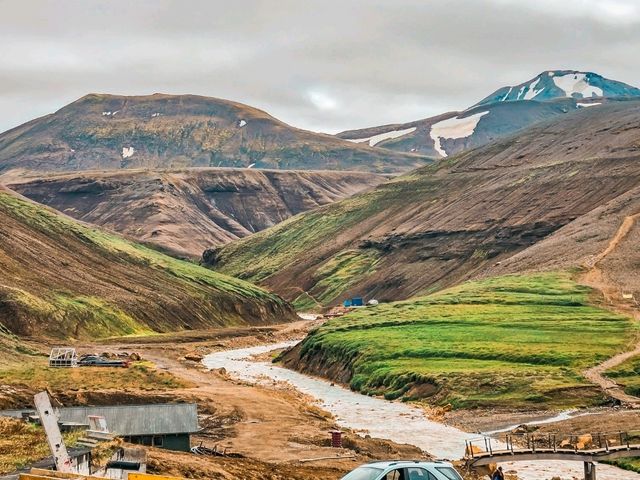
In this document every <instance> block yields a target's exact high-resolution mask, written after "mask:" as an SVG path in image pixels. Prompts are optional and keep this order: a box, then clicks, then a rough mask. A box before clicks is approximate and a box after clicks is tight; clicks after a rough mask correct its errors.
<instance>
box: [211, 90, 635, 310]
mask: <svg viewBox="0 0 640 480" xmlns="http://www.w3.org/2000/svg"><path fill="white" fill-rule="evenodd" d="M571 120H572V121H570V122H569V121H567V118H563V119H561V120H559V121H554V122H550V123H545V124H541V125H539V126H535V127H533V128H530V129H528V130H526V131H525V132H523V133H521V134H519V135H517V136H514V137H511V138H509V139H507V140H504V141H501V142H498V143H495V144H492V145H489V146H486V147H483V148H481V149H478V150H475V151H471V152H467V153H464V154H461V155H459V156H457V157H453V158H450V159H448V160H446V161H443V162H441V163H440V164H438V165H437V166H432V167H425V168H422V169H420V170H417V171H415V172H412V173H410V174H408V175H405V176H403V177H400V178H397V179H395V180H392V181H390V182H388V183H385V184H382V185H380V186H379V187H377V188H376V189H374V190H373V191H370V192H367V193H363V194H360V195H356V196H354V197H352V198H349V199H347V200H343V201H341V202H337V203H334V204H332V205H329V206H326V207H322V208H320V209H318V210H316V211H313V212H308V213H306V214H302V215H300V216H297V217H294V218H292V219H290V220H288V221H285V222H284V223H282V224H280V225H277V226H276V227H274V228H272V229H269V230H266V231H264V232H260V233H258V234H256V235H253V236H251V237H248V238H246V239H243V240H240V241H238V242H234V243H232V244H230V245H228V246H226V247H224V248H222V249H219V250H214V251H209V252H207V255H206V256H205V260H207V261H208V262H209V263H210V264H213V265H214V266H215V268H217V269H219V270H220V271H223V272H227V273H230V274H233V275H239V276H241V277H244V278H252V279H255V280H259V281H260V282H262V283H263V284H264V285H268V286H270V287H273V288H274V289H276V290H277V291H278V292H280V293H282V294H283V295H285V296H286V297H287V298H290V299H297V301H298V303H300V304H301V305H305V304H306V305H310V304H312V300H310V297H309V296H308V295H311V296H312V297H314V298H315V299H317V300H319V301H320V302H321V303H323V304H331V303H336V302H337V301H339V300H340V299H341V298H343V297H344V296H346V295H354V294H363V295H365V296H367V297H372V296H373V297H376V298H379V299H382V300H392V299H399V298H406V297H409V296H411V295H415V294H418V293H423V292H427V291H430V290H433V289H437V288H441V287H444V286H447V285H452V284H454V283H457V282H459V281H461V280H464V279H467V278H473V277H476V276H481V275H483V274H487V273H500V272H501V271H505V270H507V266H509V270H508V271H523V270H527V269H535V268H542V267H543V266H544V264H545V263H546V264H551V263H553V264H554V265H559V264H562V265H564V266H580V265H581V264H582V263H583V257H584V256H585V255H586V256H589V255H596V254H597V253H598V252H600V251H602V250H603V249H604V248H605V247H606V244H607V242H608V241H609V239H610V238H611V237H612V236H613V235H614V234H615V231H616V230H617V228H619V226H620V224H621V223H622V218H623V217H624V216H626V215H629V214H633V213H636V212H635V210H636V203H635V202H636V201H635V200H634V193H635V192H637V189H638V188H639V185H640V122H639V120H640V102H638V101H625V102H612V103H609V104H607V105H602V106H599V107H598V109H595V108H592V109H584V110H582V111H579V112H576V113H574V114H572V119H571ZM608 212H618V213H617V214H616V216H615V217H612V216H611V215H609V214H608ZM563 227H565V228H564V229H563ZM633 228H634V229H637V228H638V227H637V225H636V226H634V227H633ZM561 229H562V230H561ZM633 231H634V232H635V231H636V230H633ZM554 232H557V235H558V236H556V235H553V234H554ZM634 238H635V239H634ZM543 240H544V242H543ZM554 242H555V243H554ZM626 242H636V243H630V244H629V245H627V244H626V243H625V245H627V246H626V247H625V248H629V249H630V250H633V248H635V247H637V235H636V236H635V237H634V236H633V232H632V234H630V235H628V236H627V237H626ZM603 245H604V246H603ZM634 245H635V247H634ZM543 246H544V247H545V248H544V249H543V248H542V247H543ZM635 251H636V252H637V248H636V250H635ZM619 252H620V255H624V252H623V251H622V250H619ZM518 254H519V255H518ZM628 255H632V254H631V252H629V253H628ZM634 255H635V254H634ZM512 257H513V258H512ZM615 258H616V257H615V255H614V256H609V257H607V258H606V259H604V260H603V261H602V267H603V268H604V267H606V266H607V265H609V264H610V265H611V267H609V268H610V269H611V270H612V271H611V273H610V274H611V275H620V278H621V281H622V277H624V276H625V275H626V276H627V277H629V276H631V275H636V278H637V272H638V270H637V268H638V264H637V263H634V262H635V261H633V260H632V261H627V262H626V265H623V264H622V262H621V261H619V262H618V263H617V264H616V263H614V262H615ZM626 258H627V259H628V260H629V259H633V258H635V257H633V256H628V257H626ZM509 259H511V260H509ZM615 268H621V269H623V271H624V272H627V273H624V274H623V273H620V274H615V273H614V272H613V270H614V269H615ZM298 287H300V288H301V289H302V290H304V291H305V292H307V293H306V294H302V293H301V290H300V289H298ZM625 288H626V287H625ZM307 294H308V295H307Z"/></svg>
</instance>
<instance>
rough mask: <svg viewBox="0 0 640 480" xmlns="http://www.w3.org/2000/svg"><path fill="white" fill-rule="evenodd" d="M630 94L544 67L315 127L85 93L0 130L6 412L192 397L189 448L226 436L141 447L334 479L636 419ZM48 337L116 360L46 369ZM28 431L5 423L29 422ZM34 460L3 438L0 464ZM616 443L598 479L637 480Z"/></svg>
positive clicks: (552, 470) (636, 103)
mask: <svg viewBox="0 0 640 480" xmlns="http://www.w3.org/2000/svg"><path fill="white" fill-rule="evenodd" d="M639 95H640V91H639V90H637V89H634V88H633V87H630V86H629V85H626V84H623V83H621V82H615V81H612V80H609V79H606V78H604V77H601V76H599V75H596V74H592V73H590V72H589V73H585V72H579V71H573V70H571V71H569V70H558V71H555V70H554V71H546V72H543V73H542V74H540V75H538V76H537V77H534V79H532V80H529V81H527V82H524V83H522V84H519V85H516V86H508V87H504V88H500V89H498V90H496V91H495V92H494V93H493V94H491V95H490V96H488V97H485V98H484V100H481V101H480V102H479V103H477V104H475V105H473V106H472V107H470V108H468V109H466V110H463V111H455V112H449V113H445V114H442V115H438V116H436V117H431V118H428V119H425V120H420V121H417V122H409V123H406V124H404V123H403V124H393V125H385V126H382V127H372V128H368V129H360V130H349V131H346V132H342V133H340V134H338V135H328V134H321V133H314V132H310V131H306V130H301V129H297V128H294V127H291V126H289V125H287V124H285V123H283V122H281V121H280V120H277V119H276V118H274V117H272V116H271V115H269V114H267V113H266V112H264V111H262V110H258V109H255V108H253V107H249V106H247V105H244V104H240V103H237V102H232V101H228V100H221V99H216V98H212V97H202V96H196V95H165V94H154V95H144V96H122V95H106V94H90V95H86V96H84V97H82V98H80V99H79V100H77V101H75V102H73V103H71V104H69V105H67V106H65V107H63V108H62V109H60V110H58V111H57V112H55V113H53V114H50V115H47V116H45V117H41V118H37V119H35V120H32V121H31V122H28V123H26V124H23V125H20V126H18V127H16V128H13V129H11V130H9V131H7V132H5V133H2V134H0V183H2V186H0V217H1V220H2V221H1V222H0V273H1V276H0V408H16V407H26V406H29V405H30V403H31V401H32V396H33V394H34V393H36V392H37V391H39V390H46V391H48V392H49V394H50V395H51V397H52V398H53V399H54V402H55V403H56V404H59V405H123V404H142V403H165V402H168V403H176V402H178V403H182V402H195V403H197V404H198V409H199V419H198V421H199V426H200V428H201V429H200V430H199V431H198V432H197V433H196V434H194V437H193V438H192V443H191V445H192V446H193V445H195V444H197V443H199V442H203V444H206V445H207V446H209V447H212V446H217V445H220V446H221V447H222V448H223V449H228V450H229V451H231V452H233V453H234V455H235V456H233V457H227V456H217V457H210V458H209V457H202V456H196V455H194V454H191V453H176V452H167V451H165V450H162V449H158V448H152V447H149V448H147V452H148V455H149V457H148V458H149V465H148V466H149V469H150V471H151V472H152V473H160V474H164V475H174V476H180V477H184V478H228V479H234V478H245V477H246V478H248V477H251V478H264V479H265V480H284V479H300V480H303V479H304V480H307V479H309V480H321V479H323V480H329V479H338V478H340V477H341V476H342V475H344V474H345V473H346V472H348V471H350V470H351V469H352V468H353V467H355V466H357V465H359V464H361V463H364V462H368V461H373V460H380V459H402V458H404V459H407V458H425V459H426V458H433V457H439V458H442V457H444V458H448V459H450V460H454V461H459V460H460V459H461V458H462V456H463V454H464V447H465V440H468V439H470V438H471V437H472V436H474V437H475V436H477V434H476V433H471V432H478V431H496V433H495V435H498V436H499V435H501V434H504V433H506V434H510V433H511V432H514V431H523V430H524V431H526V432H540V433H547V434H548V435H549V434H550V433H551V432H555V433H557V435H565V436H567V438H568V440H567V441H568V442H569V444H568V445H570V446H573V443H575V442H574V441H573V438H574V437H575V434H576V433H586V432H587V431H588V432H591V433H590V434H589V435H592V436H591V439H592V441H593V439H594V438H595V435H596V434H597V433H601V432H602V431H603V430H606V429H621V428H624V429H632V430H633V429H638V428H640V416H639V414H638V412H637V410H635V409H634V408H633V407H635V406H637V405H638V404H640V399H639V398H638V394H639V393H640V382H638V380H637V377H638V372H640V354H639V353H638V346H637V341H638V338H640V337H639V336H638V335H639V332H640V330H639V326H638V323H637V320H638V318H639V317H638V304H637V299H638V298H640V283H639V282H640V277H639V276H638V275H637V269H638V265H639V263H638V262H640V256H639V254H638V238H640V237H639V236H638V228H640V227H639V226H638V222H637V221H636V220H637V217H638V215H639V212H640V203H639V202H638V193H639V189H640V183H639V182H640V170H639V169H638V161H639V160H640V128H639V127H638V118H640V100H638V98H636V97H638V96H639ZM348 299H358V301H359V300H360V299H362V300H363V302H362V303H364V306H363V307H342V306H341V305H342V304H343V301H345V300H348ZM374 300H375V301H374ZM302 312H304V313H302ZM302 318H305V319H310V318H315V320H302ZM62 344H63V345H69V346H73V347H75V348H77V349H78V351H79V352H80V353H97V352H104V355H105V356H106V357H112V356H117V355H121V356H122V357H123V358H124V357H126V358H130V359H131V365H130V366H129V368H122V369H112V368H105V367H82V368H73V369H52V368H50V367H48V366H47V359H46V355H47V353H48V351H49V349H50V347H51V346H54V345H62ZM132 352H133V354H132ZM106 357H105V358H106ZM117 358H120V357H117ZM19 426H20V425H19V424H16V423H11V422H10V421H7V422H5V421H1V422H0V435H15V436H16V437H15V438H14V437H11V438H14V440H9V443H11V442H12V441H13V442H14V443H15V442H17V441H19V440H17V438H18V437H19V436H20V435H25V438H26V439H28V440H29V441H34V442H36V443H37V442H40V443H41V442H42V438H41V437H38V435H37V434H38V432H39V430H38V429H37V427H34V429H32V430H30V431H28V432H25V431H24V430H23V429H21V428H18V427H19ZM336 429H339V430H341V431H342V432H343V434H344V448H343V449H341V450H337V449H335V448H332V447H331V443H330V442H331V440H330V436H329V435H328V433H329V432H330V431H333V430H336ZM563 429H571V431H570V433H567V430H563ZM35 437H38V438H35ZM34 438H35V440H34ZM501 438H502V437H501ZM598 438H600V437H598ZM634 438H635V437H634ZM69 441H70V442H71V441H73V440H72V439H70V440H69ZM572 442H573V443H572ZM576 448H577V447H576ZM29 453H31V455H29ZM40 456H41V449H38V448H34V449H33V451H32V452H26V453H25V452H22V453H21V456H20V457H19V458H13V457H12V455H11V454H10V453H9V454H6V452H5V453H3V450H2V449H0V474H1V473H8V472H10V471H12V469H15V468H17V467H19V466H21V465H23V464H26V463H29V462H32V461H34V460H37V459H38V458H39V457H40ZM37 457H38V458H37ZM505 465H506V467H507V469H508V474H509V475H513V476H514V477H513V478H515V476H517V477H518V478H520V479H521V480H548V479H550V478H553V476H554V474H555V476H556V477H557V476H558V475H560V476H561V478H563V479H564V478H575V477H577V476H578V475H580V474H581V473H580V472H581V467H582V465H580V464H579V463H571V462H566V461H565V462H560V463H552V464H549V463H545V464H543V463H540V462H527V463H522V464H516V463H505ZM618 465H621V466H623V467H624V468H626V469H628V472H622V470H620V469H619V468H617V467H616V466H606V465H599V466H598V469H599V470H598V471H599V478H601V479H603V480H613V479H618V478H625V479H626V478H629V479H631V478H637V476H636V475H635V474H632V473H631V471H632V470H634V469H637V460H634V459H630V460H626V459H625V460H623V461H620V462H618ZM457 466H458V468H459V469H460V472H461V473H462V474H463V475H465V480H471V479H473V480H477V478H479V477H478V476H477V475H482V472H478V473H477V475H476V474H474V473H472V472H467V471H465V470H464V468H463V464H462V463H457ZM485 473H486V472H485ZM624 475H627V476H624ZM510 480H511V479H510Z"/></svg>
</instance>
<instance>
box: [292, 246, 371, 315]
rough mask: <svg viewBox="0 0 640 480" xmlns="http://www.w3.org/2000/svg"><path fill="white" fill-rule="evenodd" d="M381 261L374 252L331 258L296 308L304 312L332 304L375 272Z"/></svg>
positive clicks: (300, 297)
mask: <svg viewBox="0 0 640 480" xmlns="http://www.w3.org/2000/svg"><path fill="white" fill-rule="evenodd" d="M378 260H379V254H378V252H376V251H374V250H347V251H344V252H341V253H339V254H338V255H336V256H335V257H332V258H330V259H329V260H328V261H327V262H326V263H325V264H324V265H322V267H320V268H319V269H318V270H317V271H316V273H315V275H314V280H315V282H314V283H315V285H314V287H313V289H312V290H311V291H310V292H308V294H307V293H304V294H302V295H300V296H299V297H298V298H297V299H296V301H295V302H294V306H295V307H296V308H297V309H299V310H303V309H306V308H314V307H316V306H317V304H316V301H317V302H319V303H321V304H322V305H327V304H329V303H331V301H333V300H334V299H335V298H336V297H338V296H339V295H340V294H341V293H342V292H344V291H345V290H346V289H348V288H349V287H350V286H352V285H355V284H357V283H358V282H359V281H360V280H361V279H362V278H363V277H364V276H366V275H370V274H372V273H373V272H374V271H375V267H376V265H377V263H378Z"/></svg>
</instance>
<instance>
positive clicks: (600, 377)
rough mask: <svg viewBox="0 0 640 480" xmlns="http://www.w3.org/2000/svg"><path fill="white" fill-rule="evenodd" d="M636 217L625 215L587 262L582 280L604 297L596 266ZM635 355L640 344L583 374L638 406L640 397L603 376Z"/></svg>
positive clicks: (620, 239) (618, 396) (639, 349)
mask: <svg viewBox="0 0 640 480" xmlns="http://www.w3.org/2000/svg"><path fill="white" fill-rule="evenodd" d="M638 218H640V213H636V214H634V215H629V216H627V217H625V219H624V220H623V222H622V225H620V227H619V228H618V230H617V231H616V234H615V235H614V236H613V238H612V239H611V241H610V242H609V244H608V245H607V248H605V249H604V250H603V251H602V252H600V253H599V254H598V255H596V256H595V257H594V258H593V259H592V260H591V261H590V262H588V263H587V267H588V268H589V270H588V271H587V272H586V273H585V274H584V276H583V279H582V280H583V281H584V282H585V283H587V284H590V285H592V286H594V287H596V288H599V289H600V290H601V291H602V292H603V294H604V295H605V297H607V294H606V292H605V289H606V287H607V286H606V285H604V280H603V278H602V272H601V271H600V269H599V268H598V264H599V263H600V262H602V261H603V260H604V259H605V258H606V257H607V256H608V255H609V254H611V252H613V251H614V250H615V249H616V248H617V247H618V245H619V244H620V242H622V241H623V240H624V239H625V238H626V237H627V235H628V234H629V232H630V231H631V229H632V228H633V226H634V225H635V222H636V220H637V219H638ZM625 313H628V312H625ZM634 317H635V318H636V319H638V314H637V313H634ZM637 355H640V344H636V347H635V348H634V349H633V350H630V351H627V352H622V353H619V354H617V355H615V356H613V357H611V358H609V359H608V360H605V361H604V362H602V363H600V364H599V365H596V366H595V367H592V368H590V369H589V370H586V371H585V372H584V376H585V378H586V379H587V380H589V381H590V382H592V383H594V384H596V385H598V386H599V387H600V388H602V390H604V391H605V392H606V394H607V395H609V396H610V397H612V398H615V399H616V400H618V401H620V402H621V403H623V404H626V405H629V406H632V407H640V398H638V397H635V396H633V395H629V394H627V393H625V392H624V389H623V388H622V387H621V386H620V385H618V384H617V383H616V382H614V381H613V380H611V379H610V378H608V377H605V375H604V373H605V372H606V371H607V370H609V369H611V368H614V367H617V366H618V365H620V364H622V363H624V362H626V361H627V360H629V359H630V358H633V357H635V356H637Z"/></svg>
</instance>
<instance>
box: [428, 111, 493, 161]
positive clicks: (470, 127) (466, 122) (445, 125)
mask: <svg viewBox="0 0 640 480" xmlns="http://www.w3.org/2000/svg"><path fill="white" fill-rule="evenodd" d="M487 113H489V111H488V110H487V111H486V112H479V113H475V114H473V115H470V116H468V117H464V118H460V117H453V118H448V119H447V120H442V121H440V122H437V123H434V124H433V125H431V131H430V132H429V136H430V137H431V139H432V140H433V143H434V148H435V150H436V151H437V152H438V153H439V154H440V155H442V156H443V157H446V156H447V152H446V151H445V150H444V148H443V147H442V143H441V141H442V139H455V138H466V137H468V136H470V135H473V132H474V131H475V129H476V127H477V126H478V122H479V121H480V119H481V118H482V117H483V116H484V115H486V114H487Z"/></svg>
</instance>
